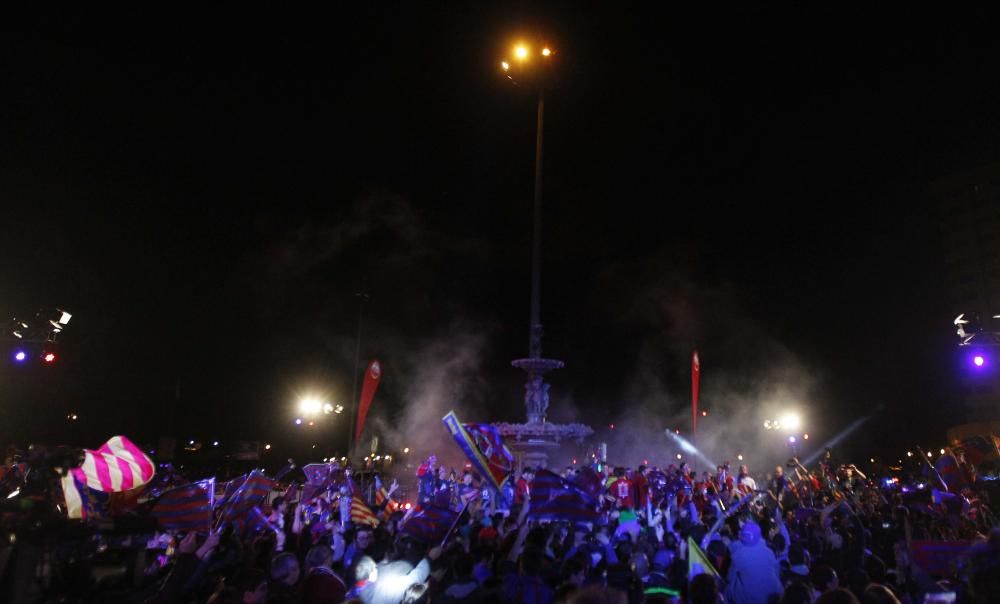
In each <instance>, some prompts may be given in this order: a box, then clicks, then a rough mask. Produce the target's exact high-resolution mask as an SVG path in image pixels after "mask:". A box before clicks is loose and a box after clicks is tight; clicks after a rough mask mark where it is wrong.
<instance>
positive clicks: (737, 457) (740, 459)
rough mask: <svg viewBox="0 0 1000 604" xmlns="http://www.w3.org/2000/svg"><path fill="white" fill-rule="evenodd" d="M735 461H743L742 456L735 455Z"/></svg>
mask: <svg viewBox="0 0 1000 604" xmlns="http://www.w3.org/2000/svg"><path fill="white" fill-rule="evenodd" d="M736 459H737V460H739V461H743V454H742V453H740V454H739V455H737V456H736Z"/></svg>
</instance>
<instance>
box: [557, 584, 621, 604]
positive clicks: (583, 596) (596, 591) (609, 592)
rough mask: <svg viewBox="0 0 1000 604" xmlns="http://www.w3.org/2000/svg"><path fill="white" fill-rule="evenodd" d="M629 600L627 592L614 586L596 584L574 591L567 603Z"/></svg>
mask: <svg viewBox="0 0 1000 604" xmlns="http://www.w3.org/2000/svg"><path fill="white" fill-rule="evenodd" d="M627 602H628V598H627V597H626V596H625V592H623V591H621V590H618V589H615V588H613V587H602V586H599V585H594V586H591V587H587V588H584V589H578V590H577V591H575V592H573V595H571V596H570V597H569V601H568V602H567V604H626V603H627Z"/></svg>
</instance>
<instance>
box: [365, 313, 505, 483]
mask: <svg viewBox="0 0 1000 604" xmlns="http://www.w3.org/2000/svg"><path fill="white" fill-rule="evenodd" d="M478 327H479V329H474V326H472V325H468V324H464V323H462V322H456V323H455V324H454V325H453V326H452V328H451V329H449V332H450V333H451V334H452V335H449V336H446V337H441V338H437V339H433V340H430V341H428V342H426V343H423V344H421V345H420V346H419V348H418V349H417V350H415V351H413V352H410V353H407V354H397V355H395V356H396V358H397V359H398V360H402V362H401V363H400V366H399V368H398V369H399V376H398V380H399V383H400V384H403V385H404V390H403V392H402V395H401V399H402V402H403V408H402V409H401V410H400V411H399V413H398V414H397V415H396V416H395V417H394V418H392V419H391V420H389V419H387V418H386V417H385V416H384V415H381V416H378V417H376V418H374V422H375V426H376V431H377V432H378V433H379V434H380V435H381V437H382V439H383V442H384V443H385V446H384V447H382V448H383V449H389V450H395V451H402V450H403V449H404V448H407V447H408V448H409V449H410V452H409V454H408V461H409V463H410V464H411V465H415V464H418V463H420V461H422V460H423V459H425V458H426V457H427V456H428V455H430V454H431V453H433V454H435V455H437V456H438V458H439V459H440V460H441V462H442V463H443V464H445V465H448V466H451V467H455V468H460V467H462V465H463V464H464V457H463V456H462V454H461V451H460V450H459V449H458V447H457V445H455V443H454V442H453V441H452V439H451V437H450V436H449V435H448V432H447V431H446V429H445V428H444V425H443V424H442V423H441V418H442V417H444V415H445V414H447V413H448V412H449V411H455V413H456V414H457V415H458V418H459V419H460V420H462V421H463V422H472V421H481V420H482V418H483V417H484V415H485V414H486V408H487V401H489V400H490V397H491V392H492V391H491V386H490V384H489V382H488V381H487V380H486V379H485V378H484V372H483V354H484V352H485V350H486V348H487V344H488V342H487V337H486V335H485V331H486V330H485V329H484V328H483V327H482V326H478Z"/></svg>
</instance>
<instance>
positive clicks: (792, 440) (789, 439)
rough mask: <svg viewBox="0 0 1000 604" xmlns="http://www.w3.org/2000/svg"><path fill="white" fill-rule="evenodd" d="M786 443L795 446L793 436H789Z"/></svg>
mask: <svg viewBox="0 0 1000 604" xmlns="http://www.w3.org/2000/svg"><path fill="white" fill-rule="evenodd" d="M788 442H789V443H791V444H793V445H794V444H795V437H794V436H789V437H788Z"/></svg>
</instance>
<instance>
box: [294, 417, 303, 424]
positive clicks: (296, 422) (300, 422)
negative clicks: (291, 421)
mask: <svg viewBox="0 0 1000 604" xmlns="http://www.w3.org/2000/svg"><path fill="white" fill-rule="evenodd" d="M295 425H296V426H301V425H302V418H301V417H296V418H295Z"/></svg>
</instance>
